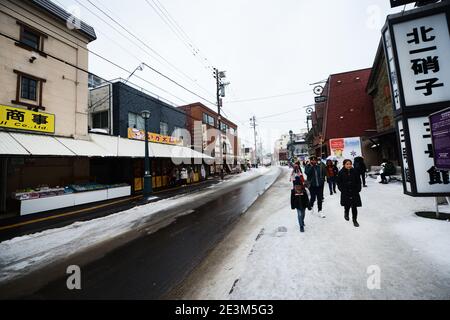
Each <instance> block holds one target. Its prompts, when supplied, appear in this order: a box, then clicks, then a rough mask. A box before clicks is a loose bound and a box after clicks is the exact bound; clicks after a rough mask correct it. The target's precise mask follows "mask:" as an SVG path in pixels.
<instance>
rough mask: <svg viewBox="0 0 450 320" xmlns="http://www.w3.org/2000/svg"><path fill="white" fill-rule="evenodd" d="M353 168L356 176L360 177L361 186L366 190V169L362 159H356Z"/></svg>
mask: <svg viewBox="0 0 450 320" xmlns="http://www.w3.org/2000/svg"><path fill="white" fill-rule="evenodd" d="M353 167H354V168H355V170H356V172H358V174H359V175H360V177H361V180H362V183H363V186H364V187H365V188H367V185H366V172H367V167H366V164H365V162H364V158H363V157H356V158H355V162H354V165H353Z"/></svg>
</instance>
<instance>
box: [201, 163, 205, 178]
mask: <svg viewBox="0 0 450 320" xmlns="http://www.w3.org/2000/svg"><path fill="white" fill-rule="evenodd" d="M200 174H201V176H202V180H206V170H205V165H203V164H202V167H201V169H200Z"/></svg>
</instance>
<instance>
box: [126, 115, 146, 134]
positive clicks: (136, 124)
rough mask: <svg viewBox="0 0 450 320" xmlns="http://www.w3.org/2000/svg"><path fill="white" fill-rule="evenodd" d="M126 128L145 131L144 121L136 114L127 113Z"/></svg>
mask: <svg viewBox="0 0 450 320" xmlns="http://www.w3.org/2000/svg"><path fill="white" fill-rule="evenodd" d="M128 127H129V128H133V129H138V130H145V120H144V118H142V116H140V115H139V114H137V113H132V112H129V113H128Z"/></svg>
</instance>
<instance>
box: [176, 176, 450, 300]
mask: <svg viewBox="0 0 450 320" xmlns="http://www.w3.org/2000/svg"><path fill="white" fill-rule="evenodd" d="M284 175H285V177H284V178H282V179H279V180H278V181H277V183H275V184H274V185H273V186H272V188H271V189H269V190H268V192H266V193H265V194H264V196H262V197H261V198H260V199H259V200H258V201H257V202H256V203H255V205H254V206H253V207H252V208H251V209H250V210H249V211H248V212H247V214H246V215H245V216H243V217H242V218H241V220H240V221H239V224H238V225H237V227H236V228H235V229H234V230H233V231H232V232H231V233H230V234H229V236H228V237H227V238H226V239H225V240H224V241H223V242H222V243H221V244H220V245H219V246H217V247H216V248H215V250H213V252H212V253H211V254H210V255H209V257H208V259H206V260H205V261H204V262H203V263H202V264H201V265H200V266H199V267H198V268H197V270H196V272H194V273H193V274H191V276H190V277H189V279H188V280H187V281H185V282H184V284H183V285H182V286H180V287H179V288H178V289H177V290H174V291H173V292H172V297H173V298H181V299H232V300H234V299H449V298H450V251H449V250H448V248H449V247H450V222H448V221H438V220H432V219H425V218H419V217H417V216H416V215H415V214H414V212H415V211H422V210H427V211H433V210H434V208H435V207H434V199H433V198H412V197H409V196H406V195H404V194H403V189H402V185H401V183H391V184H388V185H382V184H378V183H377V182H376V181H375V180H374V179H371V178H369V179H368V188H363V191H362V192H361V197H362V202H363V207H362V208H360V210H359V213H360V214H359V219H358V220H359V223H360V225H361V227H360V228H355V227H354V226H353V224H352V222H351V221H350V222H347V221H345V220H344V210H343V208H342V207H341V206H340V205H339V199H340V194H339V193H338V194H335V195H333V196H330V194H329V191H328V186H326V187H325V193H324V194H325V201H324V206H323V208H324V213H325V215H326V218H320V217H319V216H318V215H317V213H316V214H312V213H311V211H307V214H306V219H305V223H306V227H305V229H306V232H305V233H304V234H301V233H300V232H299V227H298V220H297V216H296V211H294V210H291V208H290V202H289V197H290V189H291V183H290V182H289V173H288V171H287V170H286V169H285V172H284ZM316 208H317V205H316ZM445 209H446V210H447V212H448V206H446V207H444V206H442V207H441V210H445ZM316 210H317V209H316ZM374 279H375V280H374ZM376 279H378V280H379V282H377V280H376ZM369 288H370V289H369Z"/></svg>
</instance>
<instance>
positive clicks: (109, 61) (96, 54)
mask: <svg viewBox="0 0 450 320" xmlns="http://www.w3.org/2000/svg"><path fill="white" fill-rule="evenodd" d="M7 1H9V2H11V1H10V0H7ZM0 5H2V6H4V7H5V8H7V9H9V10H11V11H13V12H15V13H16V14H18V15H20V16H22V17H25V18H27V19H29V18H28V17H26V16H24V15H23V14H21V13H20V12H18V11H16V10H14V9H12V8H10V7H8V6H6V5H5V4H3V3H2V4H0ZM16 5H17V6H19V7H20V8H22V9H23V10H25V11H27V12H29V13H30V14H33V15H34V16H38V15H37V14H35V13H33V12H31V11H29V10H27V9H26V8H24V7H22V6H20V5H19V4H16ZM3 13H5V14H7V13H6V12H3ZM7 15H8V14H7ZM34 23H36V24H37V25H39V26H41V27H42V28H45V29H46V30H48V31H49V32H52V33H54V34H57V35H58V36H60V37H61V38H63V39H66V40H67V41H69V42H71V43H73V44H74V45H75V46H77V47H79V48H81V49H83V50H85V51H87V52H89V53H91V54H93V55H94V56H96V57H98V58H100V59H102V60H104V61H106V62H108V63H110V64H111V65H113V66H115V67H116V68H118V69H121V70H122V71H124V72H126V73H127V74H130V73H131V71H129V70H127V69H125V68H124V67H122V66H120V65H118V64H117V63H115V62H113V61H111V60H109V59H107V58H105V57H104V56H103V55H101V54H98V53H96V52H94V51H92V50H90V49H87V48H85V47H83V46H81V45H79V44H78V43H77V42H75V41H73V40H71V39H69V38H67V37H65V36H64V35H61V34H59V33H58V32H55V31H54V30H52V29H50V28H48V27H46V26H45V25H43V24H41V23H39V22H37V21H34ZM49 23H50V24H51V25H52V26H54V27H56V28H58V29H60V30H62V29H61V28H60V27H59V26H57V25H55V24H52V23H51V22H49ZM147 67H149V68H151V69H152V70H155V71H157V70H156V69H154V68H152V67H150V66H148V65H147ZM157 72H159V71H157ZM159 74H161V75H163V74H162V73H160V72H159ZM164 76H165V75H164ZM135 77H136V78H138V79H140V80H142V81H144V82H146V83H148V84H150V85H152V86H154V87H157V88H158V89H160V90H163V91H165V90H164V89H162V88H160V87H158V86H157V85H155V84H153V83H152V82H150V81H148V80H146V79H144V78H142V77H139V76H137V75H136V76H135ZM165 77H167V76H165ZM167 78H168V79H170V78H169V77H167ZM171 81H172V82H173V83H176V84H177V85H178V86H180V87H181V88H183V89H185V90H187V91H188V92H190V93H192V94H193V95H195V96H197V97H199V98H201V99H202V100H204V101H207V102H208V103H211V102H210V101H209V100H207V99H205V98H203V97H201V96H199V95H197V94H195V93H194V92H193V91H190V90H189V89H187V88H185V87H183V86H182V85H180V84H178V83H177V82H176V81H174V80H171ZM165 92H167V91H165ZM178 99H179V98H178ZM180 100H182V99H180ZM212 104H213V103H212Z"/></svg>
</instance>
